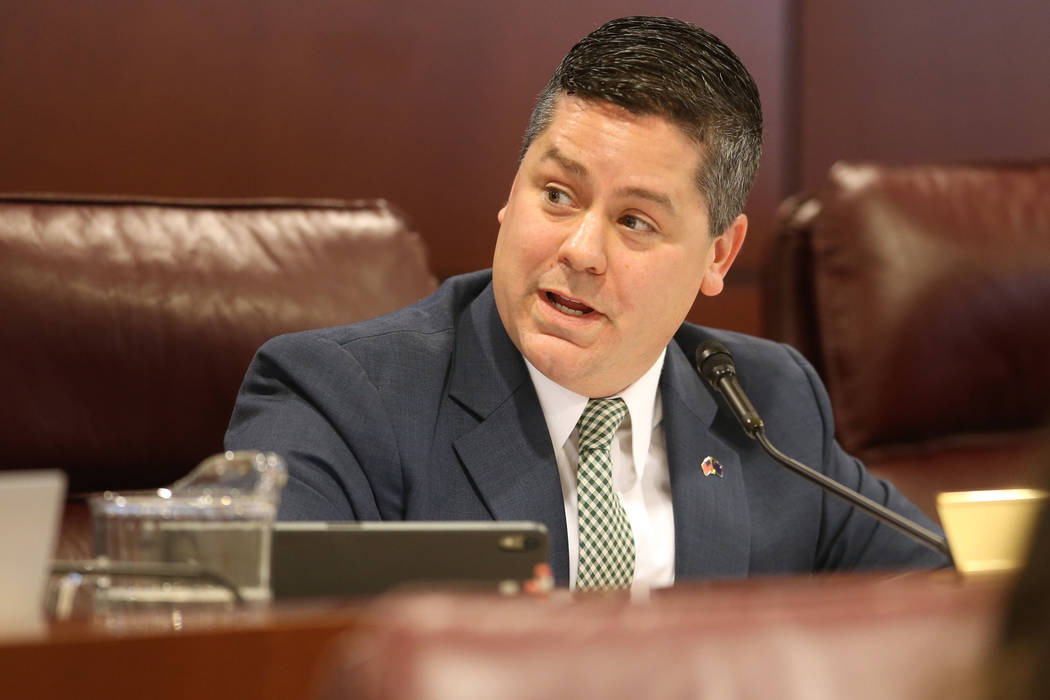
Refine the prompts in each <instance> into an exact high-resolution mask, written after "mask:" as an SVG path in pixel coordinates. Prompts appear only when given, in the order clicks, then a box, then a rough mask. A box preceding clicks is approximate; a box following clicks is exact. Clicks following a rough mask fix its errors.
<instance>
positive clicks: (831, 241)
mask: <svg viewBox="0 0 1050 700" xmlns="http://www.w3.org/2000/svg"><path fill="white" fill-rule="evenodd" d="M762 302H763V317H764V334H765V335H766V336H768V337H770V338H773V339H776V340H781V341H785V342H788V343H790V344H792V345H794V346H795V347H797V348H798V349H799V350H801V351H802V353H803V354H804V355H806V357H807V358H808V359H809V360H810V361H811V362H813V364H814V365H815V366H816V367H817V370H818V372H819V373H820V375H821V377H822V378H823V380H824V382H825V384H826V385H827V388H828V392H829V393H830V395H831V399H832V403H833V405H834V412H835V419H836V430H837V436H838V439H839V441H840V442H841V443H842V444H843V446H844V447H845V448H846V449H847V450H849V451H851V452H853V453H855V454H857V455H858V456H860V457H862V458H864V459H865V460H866V461H867V462H868V465H869V466H870V467H871V468H872V470H873V471H874V472H876V473H878V474H880V475H882V476H885V477H888V478H890V479H891V480H892V481H894V482H895V483H896V484H897V485H898V486H899V487H900V488H901V489H902V490H903V491H904V492H905V493H906V495H908V496H909V497H910V498H911V499H912V500H913V501H915V502H916V504H917V505H919V506H920V507H922V508H923V509H924V510H926V511H927V512H928V513H930V514H931V515H935V514H934V512H933V511H934V499H935V494H936V492H937V491H942V490H960V489H973V488H997V487H1005V486H1012V485H1020V484H1024V483H1026V482H1028V481H1029V478H1030V477H1029V476H1028V470H1029V468H1030V465H1032V464H1034V463H1036V462H1038V461H1039V460H1038V459H1037V456H1038V455H1039V454H1040V452H1041V451H1043V450H1044V449H1045V445H1046V444H1048V443H1047V436H1046V435H1045V434H1043V433H1042V432H1041V430H1040V429H1041V428H1042V427H1043V426H1045V424H1046V421H1047V417H1048V410H1047V409H1048V408H1050V164H1027V165H1002V166H936V165H919V166H909V167H886V166H879V165H868V164H848V163H839V164H837V165H835V166H834V167H833V168H832V170H831V172H830V174H829V178H828V182H827V184H826V186H825V187H824V188H823V189H822V190H821V191H819V192H817V193H815V194H809V195H802V196H798V197H794V198H792V199H789V200H788V201H787V202H785V203H784V205H783V206H782V208H781V211H780V213H779V231H778V233H777V236H776V237H775V239H774V241H773V243H772V245H771V247H770V250H769V255H768V257H767V260H766V263H765V269H764V270H763V289H762Z"/></svg>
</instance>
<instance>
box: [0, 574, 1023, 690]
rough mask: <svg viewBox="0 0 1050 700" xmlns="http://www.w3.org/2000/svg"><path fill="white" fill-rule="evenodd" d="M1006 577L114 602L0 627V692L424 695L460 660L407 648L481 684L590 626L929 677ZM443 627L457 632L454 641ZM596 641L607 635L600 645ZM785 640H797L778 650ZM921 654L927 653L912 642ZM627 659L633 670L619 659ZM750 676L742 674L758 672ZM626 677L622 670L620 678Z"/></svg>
mask: <svg viewBox="0 0 1050 700" xmlns="http://www.w3.org/2000/svg"><path fill="white" fill-rule="evenodd" d="M1005 591H1006V586H1005V582H1004V581H1003V580H1002V579H984V580H981V579H978V580H968V581H962V580H960V579H958V578H956V576H955V575H954V574H953V573H950V572H935V573H929V574H910V575H904V576H897V577H880V576H867V575H866V576H833V577H806V578H770V579H762V580H750V581H737V582H721V583H704V584H692V585H688V586H682V587H678V588H675V589H671V590H669V591H665V592H661V593H658V594H655V595H654V596H653V598H652V600H651V601H650V602H649V603H638V602H635V603H631V602H629V601H627V600H626V599H624V598H619V597H612V598H610V597H607V596H587V597H580V596H576V597H573V596H571V595H569V594H568V592H565V591H556V592H555V593H554V594H552V595H551V596H549V597H547V598H544V599H535V598H497V597H494V596H477V595H449V594H415V595H398V596H385V597H381V598H378V599H376V600H373V601H344V602H317V603H305V604H296V605H278V606H274V607H273V608H268V609H262V610H255V611H252V610H244V611H236V612H228V613H218V614H215V615H212V616H210V617H202V616H198V617H194V616H184V617H183V618H182V619H181V620H177V619H176V620H170V619H166V620H165V621H164V622H162V623H158V620H157V618H147V617H135V616H124V617H121V618H115V619H112V620H110V621H108V623H106V622H104V621H96V622H91V621H73V622H61V623H52V624H51V626H50V627H49V629H48V630H47V631H46V632H45V633H44V634H43V635H42V636H41V637H39V638H36V639H21V640H17V639H8V640H3V639H0V678H4V679H5V681H4V689H5V692H4V697H11V698H21V697H27V698H30V697H31V698H59V697H62V698H68V697H77V698H90V697H100V698H101V697H109V698H112V697H146V696H147V695H148V697H151V698H184V697H192V698H194V699H195V700H203V699H206V698H213V697H215V698H219V697H222V698H224V700H229V699H230V698H235V697H236V698H241V697H244V698H298V697H310V696H311V695H312V694H313V693H314V692H315V691H316V689H317V688H319V687H324V688H327V689H328V690H329V691H331V696H332V697H343V696H345V695H346V694H348V693H349V692H350V691H351V690H352V691H353V692H354V694H355V695H357V696H362V697H369V696H372V697H378V696H384V697H413V696H415V697H419V696H421V695H422V694H424V693H422V692H421V689H423V688H424V686H425V687H426V689H427V692H426V693H425V694H426V695H428V696H429V697H446V696H447V697H463V688H460V687H458V686H456V685H455V680H453V681H452V683H453V685H452V686H450V687H445V686H444V685H442V684H445V685H448V683H449V682H450V681H449V679H450V678H452V679H455V678H456V676H455V674H453V675H451V676H450V675H448V674H441V673H437V671H435V668H437V669H438V670H440V668H439V667H440V664H438V665H437V666H435V664H433V663H430V664H423V665H421V666H420V665H418V664H417V666H419V668H414V667H412V666H411V665H407V666H406V665H404V659H406V658H413V659H415V660H417V661H418V660H419V659H421V658H424V657H425V656H426V654H427V653H428V650H431V649H433V648H434V645H435V644H437V645H440V647H441V649H442V650H443V651H444V657H443V658H445V659H452V658H453V657H454V655H452V656H450V653H451V652H452V651H457V652H458V653H460V656H458V657H455V663H454V664H453V665H454V666H456V667H457V668H459V669H460V670H462V664H463V663H469V664H475V663H476V664H484V667H485V668H486V674H485V675H486V677H487V678H488V679H489V680H490V681H491V682H495V683H500V684H508V683H509V684H514V683H515V682H516V681H515V680H514V679H515V677H516V676H517V675H519V671H520V669H521V668H528V663H526V660H527V659H532V660H533V661H535V662H539V661H540V660H542V659H546V661H544V663H549V659H550V657H551V655H552V654H554V655H559V654H560V655H561V656H566V654H564V653H563V652H564V651H565V650H572V653H571V654H568V656H570V657H571V656H572V654H575V653H576V651H575V649H577V646H576V645H577V643H579V642H580V641H581V639H583V638H586V639H588V640H592V641H591V642H587V649H588V653H589V654H592V655H593V654H595V653H599V652H600V653H603V654H605V655H607V656H608V657H609V659H612V660H615V659H618V658H620V657H621V656H624V655H625V654H626V655H627V657H630V658H633V659H636V658H637V657H638V655H639V652H640V650H641V649H643V648H644V649H645V650H647V651H646V654H647V655H649V656H652V654H657V655H658V656H659V655H663V656H667V655H668V653H669V650H671V651H673V652H674V653H675V654H680V655H683V656H682V658H683V659H686V658H688V659H689V660H690V663H693V664H694V665H695V666H696V667H697V668H700V667H702V666H704V664H705V663H707V664H709V665H710V664H713V665H714V668H716V669H717V673H715V674H714V675H717V676H720V677H722V679H723V681H724V680H725V679H726V678H728V677H730V676H734V677H735V676H740V677H741V678H744V679H745V680H746V678H747V677H748V676H756V675H762V674H755V673H754V672H753V669H752V670H751V671H749V670H748V666H749V663H753V664H759V665H761V666H764V667H765V668H766V669H767V670H769V669H775V670H776V674H775V675H778V676H779V677H780V680H779V681H778V685H777V686H775V687H778V688H780V689H785V688H787V689H788V690H790V689H791V688H793V687H796V686H798V684H800V683H801V684H803V685H804V684H805V683H806V680H805V678H806V676H807V674H808V675H811V674H812V673H814V672H821V673H822V672H824V671H823V670H821V663H818V662H816V661H815V660H814V659H815V658H817V659H819V658H823V656H821V655H826V654H827V653H832V654H834V655H836V656H839V657H842V658H845V659H847V661H848V660H849V659H851V658H852V659H854V661H856V663H855V664H853V665H855V666H857V668H850V664H849V663H846V664H845V665H842V664H841V663H840V662H834V663H835V665H836V666H837V667H839V668H841V669H842V670H843V673H847V675H850V674H852V675H854V676H856V675H857V674H858V673H860V674H861V677H863V676H864V673H862V671H863V669H864V668H866V669H867V671H865V673H867V675H871V673H872V672H874V673H876V674H878V673H884V672H887V671H888V672H890V673H893V669H894V668H896V667H897V666H899V665H900V664H902V663H903V662H904V661H908V660H909V659H910V663H909V664H908V665H909V666H911V667H912V668H913V669H914V668H917V669H920V671H921V672H922V673H925V674H926V675H931V674H940V673H944V674H950V673H953V672H954V671H955V670H957V669H958V668H959V667H960V665H963V666H965V665H967V664H968V665H971V666H973V665H975V664H976V665H980V662H981V661H982V659H983V658H984V657H985V656H986V654H987V651H988V648H989V647H990V644H991V642H992V639H993V637H994V630H995V624H996V620H997V619H998V612H999V608H1000V605H1001V601H1002V598H1003V595H1004V592H1005ZM567 625H571V627H567ZM173 627H179V629H173ZM580 635H583V637H580ZM450 639H454V640H456V641H455V642H454V643H452V644H451V645H450V641H449V640H450ZM594 639H602V640H605V642H606V643H603V644H602V645H597V646H596V645H594V644H593V640H594ZM668 644H670V645H671V646H670V647H669V646H668ZM457 645H458V646H457ZM785 645H787V647H791V648H793V649H794V651H792V652H791V653H790V654H787V655H786V656H785V655H784V654H783V652H784V647H785ZM829 645H830V646H829ZM927 647H932V648H927ZM829 648H830V649H831V651H830V652H829ZM873 649H874V650H878V653H877V654H874V655H873V654H872V651H873ZM559 650H561V651H559ZM362 651H364V652H367V654H369V655H371V658H373V662H371V663H370V665H368V666H366V667H361V665H360V664H359V663H357V662H356V661H354V662H353V663H351V662H349V661H347V659H348V658H350V657H351V656H352V657H353V658H355V659H356V658H360V654H361V652H362ZM916 652H923V653H924V655H925V654H927V653H928V654H929V657H928V658H925V657H914V656H911V655H914V654H915V653H916ZM501 654H502V656H501ZM814 654H817V656H816V657H815V656H814ZM705 658H706V659H708V661H704V659H705ZM712 659H713V660H712ZM778 659H779V661H778ZM650 661H652V662H653V663H663V662H664V661H661V659H660V658H656V657H653V658H650ZM825 661H826V660H825ZM840 661H841V659H840ZM799 663H801V664H802V666H800V667H798V668H795V666H796V665H797V664H799ZM880 664H881V667H885V668H884V669H883V670H882V671H880V670H879V669H880ZM931 664H932V666H931ZM424 666H425V667H426V668H428V669H429V670H427V671H423V670H421V669H422V668H423V667H424ZM623 668H625V669H627V670H626V671H625V672H628V673H629V672H630V669H631V668H632V666H631V665H630V664H626V665H624V666H623ZM391 669H399V672H398V673H395V674H390V673H389V671H390V670H391ZM858 669H860V670H858ZM923 669H925V670H923ZM898 670H899V669H898ZM435 673H437V675H436V676H435V675H434V674H435ZM908 673H910V674H911V675H912V676H914V675H915V671H914V670H912V671H908ZM800 674H801V675H800ZM570 675H571V672H570ZM694 675H695V674H694ZM546 676H547V677H548V681H549V683H552V684H553V685H550V687H549V690H550V691H551V692H558V691H559V689H560V690H564V683H561V684H559V683H558V674H556V673H555V674H550V673H548V674H546ZM785 679H787V680H785ZM459 680H460V681H462V676H461V675H460V676H459ZM898 680H899V679H898ZM784 683H788V685H787V686H785V685H784ZM792 683H793V684H795V685H794V686H792V685H791V684H792ZM753 686H754V684H753V683H752V684H751V685H746V684H745V685H741V686H739V687H740V688H751V689H754V688H759V687H762V686H761V684H759V686H754V688H753ZM472 687H473V688H475V689H479V688H480V689H481V690H486V689H485V688H484V687H482V686H477V685H474V686H472ZM498 687H500V688H501V689H502V690H503V691H506V690H507V687H506V685H501V686H498ZM529 687H532V690H534V691H535V690H541V689H542V687H540V686H529ZM628 687H629V686H624V685H622V680H621V685H620V686H619V689H620V690H624V689H626V688H628ZM689 687H690V689H694V690H695V689H697V688H699V689H700V690H704V689H705V688H709V686H697V687H696V688H694V687H693V686H689ZM715 687H726V685H725V682H723V683H722V685H721V686H715ZM799 687H802V686H799ZM823 687H825V688H833V687H835V684H834V683H832V682H828V683H824V684H823ZM796 689H797V688H796ZM487 690H491V688H488V689H487ZM344 691H346V692H344ZM756 692H757V691H756ZM500 694H502V695H504V696H505V697H508V695H507V693H506V692H501V693H500ZM617 694H618V695H623V694H622V693H617ZM542 695H543V693H540V694H536V693H535V692H530V693H529V694H526V695H522V694H520V693H518V694H517V695H514V694H511V695H510V696H516V697H528V696H531V697H539V696H542ZM473 696H474V697H484V695H483V694H482V695H479V694H476V693H475V694H474V695H473ZM738 696H740V697H750V696H752V695H749V694H747V693H744V694H742V695H740V694H738ZM753 696H755V697H758V695H753ZM790 696H792V694H790V693H788V694H786V695H782V697H790ZM809 696H810V697H818V695H812V694H810V695H809ZM934 697H936V696H934Z"/></svg>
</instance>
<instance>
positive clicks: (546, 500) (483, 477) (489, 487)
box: [449, 285, 569, 583]
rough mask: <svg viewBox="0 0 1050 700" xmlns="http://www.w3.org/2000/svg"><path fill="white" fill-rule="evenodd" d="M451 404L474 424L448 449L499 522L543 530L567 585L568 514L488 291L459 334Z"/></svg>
mask: <svg viewBox="0 0 1050 700" xmlns="http://www.w3.org/2000/svg"><path fill="white" fill-rule="evenodd" d="M449 396H450V397H451V398H452V399H453V400H454V401H456V402H457V403H458V404H459V405H460V406H462V407H463V408H465V409H466V410H467V411H469V412H470V413H471V414H472V415H473V416H474V418H475V419H476V420H477V421H478V422H477V424H476V425H475V426H474V427H473V428H472V429H469V430H467V431H466V432H464V433H462V434H460V435H459V436H458V437H457V438H456V439H455V440H454V441H453V447H454V448H455V450H456V454H457V455H458V456H459V458H460V461H461V462H462V463H463V467H464V469H466V471H467V472H468V474H469V475H470V478H471V479H472V481H473V483H474V485H475V488H477V491H478V494H479V495H480V497H481V499H482V501H483V502H484V504H485V507H486V508H488V510H489V512H490V513H491V514H492V517H493V518H494V519H496V520H535V521H539V522H542V523H543V524H544V525H546V527H547V532H548V537H549V541H550V561H551V565H552V567H553V568H554V574H555V578H556V579H557V580H558V581H559V582H562V583H565V582H567V581H568V577H569V554H568V542H567V536H566V527H565V506H564V500H563V496H562V490H561V481H560V479H559V476H558V467H557V462H556V460H555V458H554V449H553V447H552V446H551V439H550V434H549V433H548V432H547V424H546V422H545V421H544V418H543V412H542V410H541V409H540V403H539V399H538V398H537V397H536V390H535V389H534V388H533V386H532V382H531V381H530V380H529V376H528V370H527V369H526V367H525V363H524V361H523V360H522V358H521V354H520V353H519V352H518V350H517V348H516V347H514V344H513V343H512V342H511V340H510V338H509V337H508V336H507V332H506V330H504V328H503V324H502V322H501V321H500V318H499V314H498V313H497V312H496V304H495V300H494V299H493V296H492V287H491V285H490V286H489V287H487V288H486V289H485V291H484V292H482V294H481V295H480V296H479V297H478V298H477V299H476V300H475V301H474V302H473V303H472V304H471V305H470V307H469V308H468V309H467V311H466V313H464V314H463V315H462V317H461V318H460V320H459V327H458V328H457V329H456V354H455V357H454V359H453V363H452V372H451V376H450V378H449Z"/></svg>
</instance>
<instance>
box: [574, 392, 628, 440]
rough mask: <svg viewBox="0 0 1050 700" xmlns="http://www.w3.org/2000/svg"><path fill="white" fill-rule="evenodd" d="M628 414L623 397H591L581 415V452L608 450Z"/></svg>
mask: <svg viewBox="0 0 1050 700" xmlns="http://www.w3.org/2000/svg"><path fill="white" fill-rule="evenodd" d="M626 415H627V404H625V403H624V402H623V399H591V400H590V401H588V402H587V408H585V409H584V410H583V415H582V416H580V422H579V423H578V424H577V425H578V426H579V428H580V452H583V451H584V450H608V449H609V444H610V443H612V439H613V435H615V434H616V431H617V430H618V429H619V427H620V423H622V422H623V418H624V416H626Z"/></svg>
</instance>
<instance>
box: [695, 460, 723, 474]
mask: <svg viewBox="0 0 1050 700" xmlns="http://www.w3.org/2000/svg"><path fill="white" fill-rule="evenodd" d="M700 471H702V472H703V473H704V476H712V475H714V476H717V477H718V478H719V479H721V478H722V465H721V464H719V462H718V460H716V459H714V458H713V457H704V461H703V462H701V463H700Z"/></svg>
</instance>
